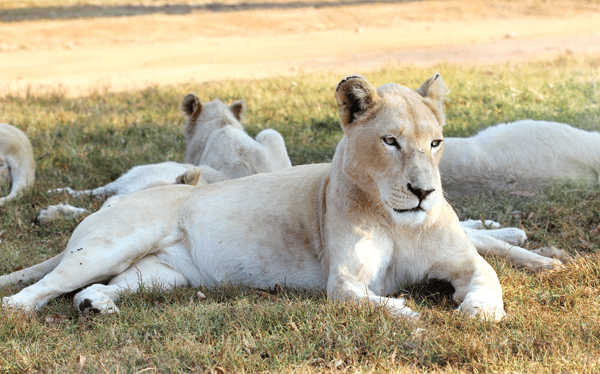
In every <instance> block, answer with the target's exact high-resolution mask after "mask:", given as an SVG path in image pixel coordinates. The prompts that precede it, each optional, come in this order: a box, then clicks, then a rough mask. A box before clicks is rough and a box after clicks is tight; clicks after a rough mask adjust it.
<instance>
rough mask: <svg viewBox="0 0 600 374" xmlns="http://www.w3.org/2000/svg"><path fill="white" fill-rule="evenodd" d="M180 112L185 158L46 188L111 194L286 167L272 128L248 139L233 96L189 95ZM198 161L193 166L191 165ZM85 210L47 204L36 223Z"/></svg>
mask: <svg viewBox="0 0 600 374" xmlns="http://www.w3.org/2000/svg"><path fill="white" fill-rule="evenodd" d="M181 109H182V111H183V112H184V114H185V115H186V125H185V134H186V143H187V146H186V160H185V161H186V163H185V164H181V163H178V162H173V161H166V162H161V163H156V164H149V165H138V166H134V167H133V168H131V169H130V170H129V171H127V172H126V173H125V174H123V175H122V176H120V177H119V178H117V179H116V180H115V181H113V182H110V183H108V184H106V185H104V186H101V187H98V188H95V189H92V190H82V191H77V190H73V189H72V188H70V187H64V188H58V189H55V190H51V191H48V192H58V193H60V192H67V193H69V194H70V195H72V196H82V195H93V196H106V197H111V196H112V198H111V199H110V200H109V201H107V202H106V204H105V205H108V204H111V203H113V202H115V201H116V199H118V198H120V197H123V196H125V195H128V194H130V193H132V192H135V191H140V190H143V189H147V188H151V187H157V186H164V185H169V184H174V183H184V184H190V185H197V184H206V183H216V182H221V181H224V180H228V179H234V178H241V177H245V176H248V175H253V174H257V173H269V172H272V171H279V170H282V169H284V168H286V167H291V166H292V163H291V162H290V158H289V157H288V154H287V149H286V147H285V142H284V140H283V137H282V136H281V135H280V134H279V133H278V132H277V131H275V130H272V129H266V130H263V131H261V132H260V133H259V134H258V135H257V136H256V139H252V138H251V137H250V136H249V135H248V134H247V133H246V132H245V131H244V127H243V125H242V123H241V122H240V121H241V120H242V116H243V113H244V111H245V106H244V104H243V101H236V102H235V103H233V104H232V105H230V106H227V105H225V104H224V103H222V102H221V101H220V100H218V99H215V100H213V101H210V102H208V103H202V102H201V101H200V99H199V98H198V97H197V96H196V95H195V94H192V93H190V94H187V95H185V97H184V98H183V100H182V102H181ZM196 165H198V166H196ZM85 212H86V210H85V209H80V208H76V207H72V206H70V205H67V204H59V205H52V206H49V207H47V208H46V209H44V210H42V211H41V212H40V214H39V216H38V221H39V222H40V224H42V225H45V224H48V223H49V222H50V221H52V220H55V219H58V218H63V217H73V216H78V215H81V214H83V213H85Z"/></svg>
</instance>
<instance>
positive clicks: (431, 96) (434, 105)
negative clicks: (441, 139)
mask: <svg viewBox="0 0 600 374" xmlns="http://www.w3.org/2000/svg"><path fill="white" fill-rule="evenodd" d="M417 93H418V94H419V95H421V96H423V98H424V99H425V105H427V106H428V107H429V109H431V111H432V112H433V114H434V115H435V117H436V118H437V120H438V122H439V123H440V125H441V126H442V127H443V126H444V125H445V124H446V116H445V115H444V98H445V97H446V94H447V93H448V89H447V88H446V85H444V82H443V81H442V77H441V76H440V74H439V73H435V74H434V75H433V77H431V78H429V79H427V80H426V81H425V83H423V84H422V85H421V87H419V88H418V89H417Z"/></svg>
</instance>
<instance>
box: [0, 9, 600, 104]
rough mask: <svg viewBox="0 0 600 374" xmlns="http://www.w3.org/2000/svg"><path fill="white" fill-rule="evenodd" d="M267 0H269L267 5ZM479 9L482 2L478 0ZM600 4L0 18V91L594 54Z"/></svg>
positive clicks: (598, 45)
mask: <svg viewBox="0 0 600 374" xmlns="http://www.w3.org/2000/svg"><path fill="white" fill-rule="evenodd" d="M274 1H276V0H274ZM482 3H485V4H482ZM598 25H600V5H594V4H591V5H590V4H588V5H581V2H576V1H566V0H565V1H558V2H552V4H547V3H540V2H536V1H528V0H527V1H522V2H496V1H494V2H480V1H474V0H469V1H455V0H451V1H425V2H409V3H397V4H371V5H359V6H343V7H321V8H310V7H309V8H306V7H305V8H293V9H285V10H282V9H268V10H264V9H261V10H248V11H236V12H213V13H211V12H199V13H193V14H188V15H165V14H150V15H140V16H128V17H97V18H80V19H77V18H76V19H68V20H39V21H26V22H5V23H0V72H2V73H1V74H0V95H4V94H6V93H7V92H12V93H17V92H19V93H22V92H25V91H26V90H27V89H28V88H29V89H30V90H31V91H33V92H40V91H45V90H55V89H57V88H60V89H62V90H65V92H67V94H69V95H81V94H85V93H87V92H89V90H90V89H98V88H108V89H109V90H126V89H134V88H141V87H145V86H148V85H155V84H158V85H164V84H177V83H185V82H190V81H194V82H205V81H215V80H223V79H253V78H264V77H270V76H274V75H291V74H296V73H298V72H311V71H315V70H318V71H330V72H333V73H336V74H348V73H352V72H355V71H360V72H366V71H369V70H371V69H376V68H379V67H381V66H382V65H386V64H389V63H415V64H432V63H436V62H440V61H447V62H456V63H482V62H484V63H485V62H498V61H507V60H510V61H516V60H525V59H539V58H551V57H554V56H556V55H557V54H560V53H564V52H565V51H570V52H573V53H585V54H594V55H597V54H600V28H599V27H598Z"/></svg>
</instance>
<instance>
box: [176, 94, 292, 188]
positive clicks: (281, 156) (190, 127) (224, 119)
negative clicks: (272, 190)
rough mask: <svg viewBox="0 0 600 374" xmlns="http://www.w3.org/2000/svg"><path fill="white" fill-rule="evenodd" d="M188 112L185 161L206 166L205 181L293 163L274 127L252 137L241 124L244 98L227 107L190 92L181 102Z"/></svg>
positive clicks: (273, 169)
mask: <svg viewBox="0 0 600 374" xmlns="http://www.w3.org/2000/svg"><path fill="white" fill-rule="evenodd" d="M181 109H182V110H183V112H184V113H185V114H186V115H187V118H186V125H185V128H184V132H185V141H186V147H185V162H186V163H189V164H194V165H202V166H208V167H209V168H210V169H207V168H204V169H203V170H202V178H203V179H205V180H206V181H207V182H208V183H215V182H221V181H224V180H229V179H234V178H241V177H246V176H249V175H253V174H258V173H270V172H273V171H279V170H282V169H284V168H287V167H290V166H292V163H291V162H290V158H289V156H288V154H287V149H286V147H285V142H284V140H283V137H282V136H281V135H280V134H279V133H278V132H277V131H275V130H272V129H266V130H262V131H261V132H259V133H258V135H257V136H256V139H252V138H251V137H250V136H249V135H248V134H246V132H245V131H244V127H243V126H242V124H241V122H240V121H241V120H242V116H243V113H244V110H245V106H244V103H243V101H236V102H235V103H233V104H231V105H230V106H226V105H225V104H223V103H222V102H221V101H219V100H218V99H215V100H213V101H211V102H209V103H202V102H201V101H200V99H198V97H197V96H196V95H195V94H193V93H190V94H187V95H185V97H184V98H183V100H182V101H181Z"/></svg>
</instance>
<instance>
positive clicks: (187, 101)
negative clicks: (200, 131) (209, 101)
mask: <svg viewBox="0 0 600 374" xmlns="http://www.w3.org/2000/svg"><path fill="white" fill-rule="evenodd" d="M181 110H182V111H183V113H184V114H185V115H186V116H188V117H189V122H188V123H195V122H196V118H198V116H199V115H200V113H201V112H202V101H200V99H199V98H198V96H196V94H194V93H189V94H187V95H185V96H184V97H183V100H181Z"/></svg>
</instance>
